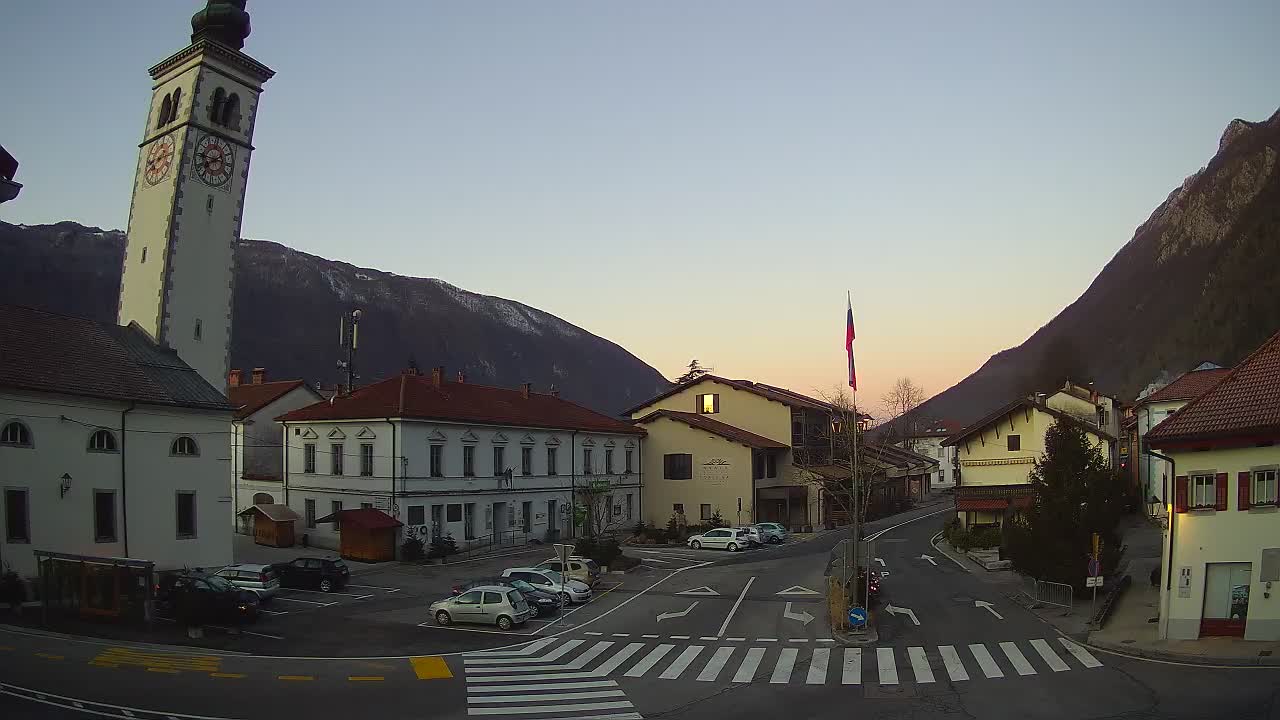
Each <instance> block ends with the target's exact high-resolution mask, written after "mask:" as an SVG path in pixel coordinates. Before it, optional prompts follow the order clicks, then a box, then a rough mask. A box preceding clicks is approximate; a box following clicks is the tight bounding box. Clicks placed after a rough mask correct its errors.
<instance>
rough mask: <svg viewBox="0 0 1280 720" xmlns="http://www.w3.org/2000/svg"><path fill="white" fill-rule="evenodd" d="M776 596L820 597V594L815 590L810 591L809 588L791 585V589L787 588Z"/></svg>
mask: <svg viewBox="0 0 1280 720" xmlns="http://www.w3.org/2000/svg"><path fill="white" fill-rule="evenodd" d="M777 594H778V595H821V594H822V593H820V592H818V591H817V590H810V589H809V588H807V587H803V586H801V585H792V586H791V587H789V588H787V589H786V590H782V591H780V592H779V593H777Z"/></svg>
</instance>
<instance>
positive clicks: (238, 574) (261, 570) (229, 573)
mask: <svg viewBox="0 0 1280 720" xmlns="http://www.w3.org/2000/svg"><path fill="white" fill-rule="evenodd" d="M214 574H215V575H217V576H218V577H220V578H223V579H224V580H226V581H227V582H229V583H231V584H232V585H234V586H236V587H238V588H240V589H241V590H248V591H249V592H252V593H253V594H255V595H257V596H258V599H259V600H266V601H269V600H271V598H273V597H275V596H276V594H277V593H279V592H280V575H279V574H278V573H277V572H276V569H275V568H273V567H271V566H270V565H249V564H241V565H228V566H227V567H224V568H222V569H221V570H219V571H218V572H216V573H214Z"/></svg>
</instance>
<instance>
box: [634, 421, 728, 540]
mask: <svg viewBox="0 0 1280 720" xmlns="http://www.w3.org/2000/svg"><path fill="white" fill-rule="evenodd" d="M692 402H693V401H692V399H690V403H692ZM720 402H721V408H723V407H724V398H723V397H721V400H720ZM644 427H645V429H646V430H648V431H649V435H648V437H646V438H645V441H644V443H643V445H644V470H645V473H644V504H643V506H644V521H645V522H646V523H650V524H652V525H657V526H659V527H664V526H666V524H667V520H669V519H670V518H671V513H672V505H673V504H674V503H683V504H684V512H685V518H686V519H687V520H688V521H689V522H690V523H691V524H696V523H699V522H702V520H701V515H700V513H699V508H700V506H701V505H702V504H703V503H709V504H710V505H711V508H712V510H713V511H714V510H715V509H717V508H718V509H719V510H720V514H721V515H722V516H723V517H724V519H725V520H726V521H727V522H729V523H735V522H737V514H738V498H742V521H743V522H744V523H747V522H750V521H751V520H752V517H751V510H752V506H751V503H752V493H751V487H752V486H751V450H750V448H747V447H745V446H743V445H739V444H738V443H734V442H730V441H728V440H725V439H724V438H721V437H719V436H718V435H712V434H710V433H708V432H705V431H703V430H696V429H694V428H691V427H689V426H688V425H685V424H684V423H682V422H678V421H676V420H671V419H669V418H659V419H657V420H655V421H653V422H651V423H647V424H646V425H645V426H644ZM684 452H687V453H691V454H692V455H693V478H692V479H690V480H667V479H665V478H663V460H662V456H663V455H664V454H666V453H684ZM713 463H714V464H713ZM722 463H723V464H722Z"/></svg>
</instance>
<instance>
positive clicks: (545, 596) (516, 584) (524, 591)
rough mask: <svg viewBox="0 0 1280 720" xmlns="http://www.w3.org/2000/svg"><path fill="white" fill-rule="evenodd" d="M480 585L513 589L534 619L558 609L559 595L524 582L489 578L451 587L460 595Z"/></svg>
mask: <svg viewBox="0 0 1280 720" xmlns="http://www.w3.org/2000/svg"><path fill="white" fill-rule="evenodd" d="M482 585H501V586H503V587H509V588H515V589H516V590H519V591H520V594H521V595H523V596H524V599H525V602H527V603H529V609H530V610H532V611H533V616H534V617H542V616H543V615H550V614H551V613H553V612H555V611H556V610H557V609H559V607H560V594H559V593H555V592H551V591H550V590H543V589H542V588H536V587H534V586H532V585H530V584H529V583H527V582H525V581H524V580H519V579H517V578H509V577H489V578H480V579H479V580H472V581H471V582H466V583H459V584H458V585H454V586H453V594H454V595H461V594H462V593H464V592H466V591H468V590H472V589H474V588H478V587H481V586H482Z"/></svg>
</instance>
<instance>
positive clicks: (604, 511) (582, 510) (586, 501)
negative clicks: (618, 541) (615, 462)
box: [575, 480, 621, 538]
mask: <svg viewBox="0 0 1280 720" xmlns="http://www.w3.org/2000/svg"><path fill="white" fill-rule="evenodd" d="M576 490H577V496H578V498H577V500H578V505H577V507H576V508H575V514H576V515H577V521H578V524H579V525H580V526H581V527H582V533H583V535H584V536H585V537H589V538H595V537H599V536H601V535H608V534H610V533H612V532H613V531H614V530H617V529H618V526H619V524H620V522H619V518H620V517H621V516H620V515H618V514H615V513H614V511H613V486H612V485H610V484H609V481H608V480H588V481H587V482H586V483H585V484H582V485H579V486H578V487H577V488H576Z"/></svg>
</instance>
